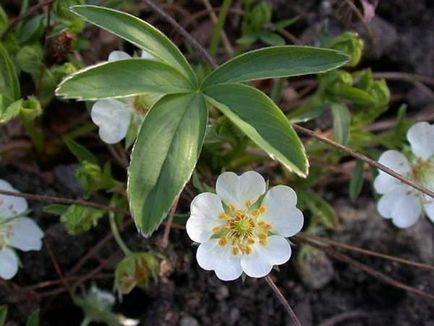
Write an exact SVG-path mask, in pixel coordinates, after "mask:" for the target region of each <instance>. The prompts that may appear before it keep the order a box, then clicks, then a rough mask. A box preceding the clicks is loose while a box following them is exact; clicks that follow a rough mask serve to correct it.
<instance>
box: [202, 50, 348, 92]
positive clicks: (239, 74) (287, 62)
mask: <svg viewBox="0 0 434 326" xmlns="http://www.w3.org/2000/svg"><path fill="white" fill-rule="evenodd" d="M347 61H348V56H347V55H346V54H344V53H342V52H339V51H335V50H330V49H321V48H314V47H308V46H291V45H288V46H276V47H268V48H263V49H259V50H254V51H250V52H247V53H244V54H241V55H239V56H237V57H235V58H233V59H232V60H229V61H228V62H226V63H225V64H223V65H222V66H220V67H219V68H217V69H216V70H214V71H213V72H212V73H211V74H210V75H208V77H207V78H206V79H205V81H204V83H203V84H204V86H205V87H206V86H210V85H212V84H221V83H234V82H244V81H249V80H255V79H267V78H279V77H290V76H300V75H308V74H317V73H322V72H326V71H329V70H332V69H335V68H337V67H340V66H342V65H343V64H345V63H346V62H347Z"/></svg>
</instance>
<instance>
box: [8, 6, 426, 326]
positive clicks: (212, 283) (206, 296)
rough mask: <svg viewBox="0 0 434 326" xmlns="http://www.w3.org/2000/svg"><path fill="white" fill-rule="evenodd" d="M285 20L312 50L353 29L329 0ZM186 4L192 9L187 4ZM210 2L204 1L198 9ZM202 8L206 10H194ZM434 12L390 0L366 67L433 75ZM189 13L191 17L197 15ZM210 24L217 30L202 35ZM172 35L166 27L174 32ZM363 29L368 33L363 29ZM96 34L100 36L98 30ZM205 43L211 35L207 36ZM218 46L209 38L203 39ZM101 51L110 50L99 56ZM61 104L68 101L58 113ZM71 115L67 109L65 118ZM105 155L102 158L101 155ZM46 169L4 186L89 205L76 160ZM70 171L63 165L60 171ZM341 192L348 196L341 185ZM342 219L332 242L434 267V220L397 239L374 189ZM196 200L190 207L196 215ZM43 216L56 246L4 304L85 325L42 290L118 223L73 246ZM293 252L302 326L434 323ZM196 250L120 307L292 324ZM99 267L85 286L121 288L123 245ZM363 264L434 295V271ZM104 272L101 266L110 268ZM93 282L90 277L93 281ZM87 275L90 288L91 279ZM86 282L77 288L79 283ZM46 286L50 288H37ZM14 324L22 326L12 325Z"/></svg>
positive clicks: (33, 257) (418, 100)
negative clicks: (325, 36) (323, 38)
mask: <svg viewBox="0 0 434 326" xmlns="http://www.w3.org/2000/svg"><path fill="white" fill-rule="evenodd" d="M272 2H274V3H275V12H276V15H278V16H280V17H279V18H287V17H292V16H294V15H295V14H297V15H301V17H302V20H301V23H300V25H297V26H296V27H294V31H293V32H294V34H296V35H299V36H301V39H302V40H304V42H305V43H311V40H315V39H317V34H316V33H317V30H318V26H319V25H320V24H321V23H322V22H324V20H325V19H329V20H330V26H331V30H336V31H338V30H339V29H340V28H342V26H341V25H340V23H338V22H337V21H336V19H335V17H334V16H333V14H332V12H331V10H330V9H327V8H328V7H329V6H328V1H313V0H304V1H284V0H275V1H272ZM185 3H187V2H185ZM199 4H200V3H199ZM191 6H192V7H193V8H197V7H198V6H199V5H198V4H196V3H195V4H191ZM433 7H434V3H433V2H431V1H428V0H426V1H414V2H409V1H405V0H396V1H387V0H384V1H380V5H379V8H378V11H377V14H378V16H377V17H376V18H375V19H374V20H373V21H372V22H371V24H370V25H369V27H370V28H371V29H372V31H373V32H374V35H375V37H376V38H375V39H376V42H375V44H376V46H375V48H374V49H371V51H370V52H369V53H368V55H367V59H366V60H365V61H364V63H363V65H367V66H372V67H373V69H374V70H375V71H403V72H416V73H422V74H424V75H432V72H433V63H434V54H433V51H434V50H433V49H434V46H433V42H434V35H433V33H434V21H433V19H432V14H433ZM184 8H186V9H187V10H189V6H188V5H185V6H184ZM206 26H208V25H207V23H203V25H200V24H199V25H198V26H196V30H201V31H202V30H203V29H205V28H203V29H201V28H200V27H206ZM166 27H167V26H166ZM357 28H360V26H358V27H357ZM92 33H98V32H95V31H93V32H92ZM205 34H206V32H205ZM201 37H203V38H204V39H207V37H208V36H207V35H205V36H203V35H201ZM106 41H107V43H104V39H103V40H102V41H101V42H100V44H95V46H94V47H93V49H94V50H93V52H92V53H91V54H89V55H88V57H90V58H91V59H89V60H90V61H92V54H93V55H95V53H98V59H99V60H102V59H103V58H105V53H103V52H104V51H105V52H106V53H108V52H109V51H110V49H111V48H114V47H116V46H117V43H116V41H115V40H113V39H112V38H110V37H107V39H106ZM98 47H101V51H100V52H98V51H97V49H98ZM390 85H391V87H392V90H393V94H394V95H396V96H398V97H397V101H396V102H394V103H393V104H392V105H393V106H394V107H395V106H396V107H397V106H398V105H399V104H400V103H401V102H408V103H409V113H410V114H412V115H414V114H417V113H419V112H428V113H430V112H432V111H433V106H432V103H433V98H432V92H431V93H430V91H429V90H427V89H425V88H424V87H421V86H420V85H419V86H417V87H414V86H412V84H405V83H404V84H403V83H399V82H392V83H390ZM430 96H431V97H430ZM58 104H59V103H57V105H58ZM60 109H61V108H58V110H60ZM95 150H98V148H95ZM41 161H42V166H43V168H42V169H40V168H35V167H32V168H28V166H27V168H26V171H24V170H23V167H22V165H19V164H11V165H10V166H8V167H5V166H1V167H0V178H4V179H6V180H8V181H10V182H11V183H12V184H13V185H14V186H15V187H16V188H17V189H19V190H21V191H23V192H31V193H39V194H50V195H58V196H65V197H77V196H79V195H80V193H79V190H78V189H77V187H76V185H75V183H74V180H73V173H74V172H73V171H74V165H72V164H71V162H72V158H70V157H66V158H65V157H62V158H61V159H59V160H58V161H57V162H56V161H54V162H53V161H49V162H45V161H44V160H43V159H42V160H41ZM59 162H60V163H59ZM336 188H338V187H336ZM329 195H330V196H332V197H333V198H335V199H333V200H332V203H333V206H334V207H335V208H336V210H337V212H338V216H339V222H340V224H339V227H338V228H337V230H335V231H334V232H332V233H329V234H326V235H325V236H327V237H330V238H333V239H336V240H338V241H342V242H344V243H348V244H351V245H354V246H360V247H364V248H369V249H370V250H375V251H379V252H384V253H388V254H391V255H397V256H400V257H403V258H408V259H411V260H414V261H420V262H426V263H431V264H432V263H433V262H434V232H433V231H434V226H433V225H432V224H430V223H429V222H428V221H427V220H425V219H423V220H422V221H420V222H419V223H418V224H417V225H416V226H415V227H413V228H410V229H406V230H398V229H396V228H394V227H393V226H392V224H391V223H389V222H388V221H385V220H383V219H381V218H380V217H379V216H378V214H377V213H376V210H375V206H374V205H375V202H374V201H373V200H372V199H371V195H370V191H369V185H368V184H366V185H365V189H364V192H363V194H362V197H361V198H360V199H358V200H357V201H356V202H355V203H350V202H349V200H348V199H347V198H348V194H347V193H346V192H345V191H342V190H336V192H332V193H331V194H329ZM187 205H188V202H187V201H185V203H183V204H182V205H181V210H183V211H184V212H187V210H188V209H187ZM31 207H32V209H33V217H35V219H36V220H37V221H38V223H39V224H40V225H41V226H42V227H43V228H44V230H45V232H46V235H45V247H44V250H43V251H41V252H38V253H27V254H21V253H20V257H21V258H22V260H23V262H24V268H23V269H21V270H20V272H19V274H18V275H17V277H16V278H14V280H13V283H8V284H5V283H4V282H0V303H1V302H8V303H9V304H10V307H11V309H10V310H11V317H12V318H13V320H16V322H17V324H21V323H22V322H23V320H24V319H25V316H27V315H28V314H29V312H30V311H32V310H33V309H34V308H35V307H37V306H38V305H40V307H41V316H42V320H43V322H42V325H65V326H66V325H78V324H79V323H80V321H81V318H82V315H81V311H80V310H79V308H76V307H75V306H74V305H73V304H72V302H71V300H70V298H69V296H68V294H67V293H66V292H65V291H64V290H63V292H60V291H62V285H61V284H57V285H55V286H52V287H45V286H44V287H42V286H43V285H41V282H44V281H47V280H58V279H59V276H58V274H57V273H56V271H55V269H54V267H53V263H52V260H51V259H50V253H51V254H52V256H54V257H55V259H56V260H57V262H58V264H59V266H60V267H61V269H62V271H63V272H64V273H65V274H69V273H70V272H71V271H72V270H73V269H74V267H76V264H77V262H78V261H79V260H80V258H81V257H83V255H85V254H86V252H88V251H89V250H90V249H91V248H94V246H95V244H97V243H98V242H99V241H101V239H103V238H104V237H105V236H106V234H107V233H108V232H109V228H108V225H106V224H105V223H104V222H103V223H101V224H100V225H99V226H98V227H97V228H96V229H95V230H93V231H92V232H90V233H88V234H86V235H83V236H79V237H71V236H68V235H67V233H66V231H65V230H64V228H63V226H62V225H61V224H59V223H58V221H57V218H56V217H54V216H51V215H47V214H45V213H42V212H41V209H42V207H43V205H42V204H39V203H33V204H32V206H31ZM161 233H162V232H161V230H160V231H159V233H157V234H156V235H155V236H154V237H153V238H152V239H151V240H150V241H148V240H144V239H142V238H141V237H140V236H139V235H138V233H137V232H136V231H135V229H134V228H133V227H132V226H129V227H127V229H126V231H125V233H124V238H125V239H127V242H128V244H129V245H130V246H131V247H132V248H135V249H137V250H140V249H157V244H156V242H157V241H158V239H159V238H160V237H161ZM299 248H300V245H297V246H296V247H295V249H294V256H293V258H292V259H291V262H292V263H289V264H286V265H284V266H283V267H282V268H281V270H280V272H279V273H277V272H275V273H273V276H274V277H275V281H276V283H277V284H278V286H279V287H280V289H281V290H282V291H283V293H284V295H285V297H286V298H287V299H288V300H289V302H290V304H291V306H292V307H294V309H295V311H296V313H297V315H298V317H299V318H300V320H301V322H302V324H303V325H323V326H326V325H354V326H356V325H376V326H377V325H413V326H415V325H427V326H428V325H434V304H433V303H432V302H429V301H427V300H424V299H421V298H418V297H415V296H413V295H409V294H408V293H406V292H405V291H403V290H398V289H396V288H393V287H391V286H389V285H386V284H384V283H382V282H380V281H378V280H376V279H374V278H372V277H370V276H367V275H366V274H365V273H364V272H362V271H360V270H357V269H355V268H353V267H349V266H348V265H347V264H344V263H341V262H338V261H335V260H331V259H330V258H327V257H326V256H324V255H322V254H320V253H319V254H318V255H317V256H314V257H312V258H311V260H310V262H311V263H310V264H306V265H304V267H302V268H301V267H297V266H295V264H294V262H295V261H296V259H295V255H296V254H297V253H298V251H299ZM194 253H195V248H194V247H193V246H192V245H191V241H190V240H189V239H188V237H187V235H186V233H185V232H184V231H183V230H177V229H173V230H172V233H171V237H170V244H169V247H168V248H167V250H166V251H164V252H163V254H164V255H165V256H166V257H167V260H165V261H164V263H163V264H162V268H161V271H160V278H159V281H158V283H156V284H153V285H152V286H150V287H149V289H147V290H139V289H137V290H134V291H133V292H132V293H131V294H130V295H127V296H125V297H124V300H123V301H122V303H118V304H117V305H116V307H115V309H116V310H117V311H119V312H121V313H123V314H124V315H127V316H128V317H132V318H140V319H141V320H142V323H141V325H182V326H195V325H243V326H244V325H285V324H289V323H290V321H289V319H288V317H287V315H286V314H285V312H284V310H283V308H282V306H281V305H280V304H279V303H278V302H277V301H276V300H275V298H274V297H273V294H272V292H271V290H270V289H269V288H268V286H267V285H266V283H265V282H264V281H263V280H255V279H247V280H246V282H245V283H243V282H242V281H241V280H238V281H234V282H221V281H219V280H218V279H217V278H216V277H215V276H214V274H213V273H212V272H205V271H203V270H201V269H200V268H199V267H198V265H197V263H196V262H195V258H194ZM98 256H99V257H100V262H99V263H98V262H97V261H96V260H95V259H91V260H90V261H89V262H88V263H87V264H86V265H84V266H83V267H82V268H81V269H78V270H77V273H76V274H74V275H76V276H78V275H79V276H80V277H81V280H82V281H83V285H86V287H83V289H84V288H87V286H88V285H90V284H91V282H90V280H91V279H92V278H93V277H95V276H96V277H97V279H95V278H94V282H96V283H97V284H98V285H99V286H100V287H102V288H106V289H111V288H112V280H111V279H110V278H109V276H110V273H111V271H112V268H113V266H115V264H116V262H117V261H118V260H119V259H120V258H121V253H120V252H119V251H118V249H117V248H116V246H115V244H114V242H113V241H112V240H109V241H107V242H105V243H103V244H102V246H101V250H100V252H99V254H98ZM353 257H354V258H357V259H358V260H359V261H361V262H363V263H365V264H367V265H369V266H371V267H373V268H375V269H378V270H380V271H382V272H384V273H385V274H387V275H388V276H390V277H392V278H395V279H397V280H400V281H402V282H404V283H406V284H408V285H411V286H414V287H416V288H419V289H421V290H424V291H426V292H429V293H434V281H433V273H432V272H429V271H423V270H418V269H415V268H413V267H410V268H409V267H405V266H401V265H398V264H396V263H390V262H385V261H383V260H381V259H378V258H367V257H366V256H361V255H353ZM101 263H103V264H104V265H102V268H100V269H99V270H96V271H95V268H96V269H98V266H101ZM89 272H91V273H94V274H92V275H90V276H91V277H88V276H89V275H88V274H87V273H89ZM84 276H86V277H88V278H84ZM74 281H75V280H74ZM35 284H39V285H38V286H40V287H39V288H36V289H35V287H33V288H32V289H31V290H33V291H28V290H29V286H33V285H35ZM10 325H14V323H11V324H10Z"/></svg>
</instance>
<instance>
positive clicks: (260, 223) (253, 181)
mask: <svg viewBox="0 0 434 326" xmlns="http://www.w3.org/2000/svg"><path fill="white" fill-rule="evenodd" d="M216 192H217V194H213V193H209V192H205V193H202V194H199V195H198V196H196V197H195V198H194V199H193V201H192V203H191V215H190V218H189V219H188V221H187V233H188V235H189V237H190V238H191V239H192V240H193V241H195V242H198V243H200V245H199V248H198V250H197V253H196V258H197V262H198V264H199V266H200V267H202V268H203V269H205V270H213V271H215V273H216V275H217V277H218V278H219V279H221V280H223V281H230V280H235V279H237V278H238V277H239V276H240V275H241V274H242V273H243V272H244V273H245V274H247V275H248V276H250V277H256V278H259V277H264V276H266V275H267V274H268V273H270V271H271V269H272V268H273V266H274V265H281V264H284V263H285V262H287V261H288V260H289V258H290V257H291V247H290V245H289V243H288V240H287V239H285V238H286V237H290V236H293V235H295V234H296V233H298V232H299V231H300V230H301V228H302V226H303V214H302V212H301V211H300V210H299V209H298V208H297V207H296V203H297V195H296V193H295V191H294V190H292V189H291V188H290V187H287V186H276V187H273V188H271V189H270V190H268V192H266V183H265V180H264V178H263V177H262V176H261V175H260V174H258V173H256V172H254V171H250V172H246V173H244V174H242V175H241V176H238V175H236V174H235V173H233V172H225V173H223V174H221V175H220V176H219V177H218V179H217V184H216Z"/></svg>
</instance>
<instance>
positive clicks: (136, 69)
mask: <svg viewBox="0 0 434 326" xmlns="http://www.w3.org/2000/svg"><path fill="white" fill-rule="evenodd" d="M192 89H193V86H192V84H191V82H190V81H189V80H187V79H186V78H185V77H184V76H183V75H181V73H180V72H178V71H177V70H176V69H175V68H173V67H171V66H169V65H167V64H165V63H163V62H159V61H154V60H149V59H139V58H135V59H126V60H119V61H111V62H104V63H101V64H97V65H95V66H91V67H88V68H85V69H83V70H80V71H78V72H76V73H75V74H73V75H71V76H69V77H68V78H66V79H65V80H64V81H62V83H60V85H59V87H58V88H57V90H56V94H57V95H58V96H62V97H64V98H75V99H78V100H97V99H105V98H120V97H128V96H136V95H140V94H149V93H151V94H152V93H157V94H176V93H186V92H191V90H192Z"/></svg>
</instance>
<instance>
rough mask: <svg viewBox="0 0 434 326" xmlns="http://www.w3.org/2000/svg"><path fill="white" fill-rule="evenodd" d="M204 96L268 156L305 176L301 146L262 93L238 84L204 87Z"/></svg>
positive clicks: (304, 163) (306, 165)
mask: <svg viewBox="0 0 434 326" xmlns="http://www.w3.org/2000/svg"><path fill="white" fill-rule="evenodd" d="M205 94H206V95H208V96H209V98H208V99H209V101H210V102H211V103H212V104H213V105H214V106H215V107H217V108H218V109H219V110H220V111H221V112H223V114H225V115H226V116H227V117H228V118H229V119H230V120H231V121H232V122H233V123H234V124H235V125H236V126H238V127H239V128H240V129H241V130H242V131H243V132H244V133H245V134H246V135H247V136H249V137H250V138H251V139H252V140H253V141H254V142H255V143H256V144H258V145H259V146H260V147H261V148H262V149H264V150H265V151H266V152H267V153H268V154H269V155H270V156H272V157H273V158H275V159H277V160H279V161H280V162H281V163H282V164H283V165H285V166H286V167H287V168H288V169H289V170H290V171H293V172H295V173H297V174H298V175H301V176H306V175H307V172H308V162H307V158H306V155H305V153H304V149H303V145H302V144H301V142H300V140H299V139H298V137H297V135H296V133H295V132H294V130H293V129H292V127H291V125H290V124H289V122H288V120H287V119H286V118H285V116H284V115H283V113H282V111H280V110H279V108H278V107H277V106H276V104H274V102H273V101H272V100H271V99H269V98H268V97H267V96H266V95H265V94H264V93H262V92H260V91H258V90H257V89H255V88H252V87H249V86H245V85H241V84H221V85H216V86H211V87H208V88H206V89H205ZM288 144H291V146H288Z"/></svg>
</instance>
